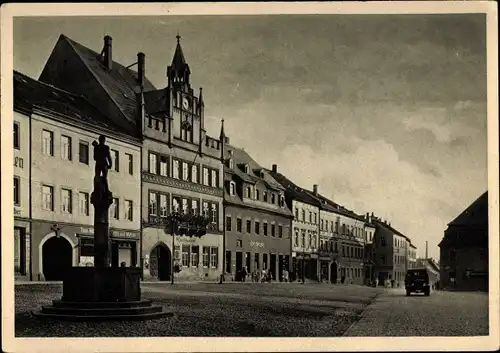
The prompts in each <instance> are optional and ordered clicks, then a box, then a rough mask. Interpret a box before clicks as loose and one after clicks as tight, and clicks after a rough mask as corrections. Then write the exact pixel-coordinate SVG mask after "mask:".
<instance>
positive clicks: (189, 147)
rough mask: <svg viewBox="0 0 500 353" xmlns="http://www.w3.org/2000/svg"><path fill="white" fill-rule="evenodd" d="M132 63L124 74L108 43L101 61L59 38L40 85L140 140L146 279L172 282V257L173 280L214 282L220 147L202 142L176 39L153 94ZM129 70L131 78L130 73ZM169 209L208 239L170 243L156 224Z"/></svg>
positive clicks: (200, 119)
mask: <svg viewBox="0 0 500 353" xmlns="http://www.w3.org/2000/svg"><path fill="white" fill-rule="evenodd" d="M115 45H116V43H115ZM123 45H125V43H123ZM130 61H131V62H130V64H132V65H128V66H127V67H126V66H125V65H122V64H120V63H117V62H116V61H114V60H113V41H112V39H111V37H109V36H106V37H105V38H104V45H103V49H102V51H101V53H100V54H99V53H98V52H96V51H93V50H91V49H89V48H86V47H84V46H83V45H81V44H79V43H76V42H75V41H73V40H71V39H69V38H67V37H65V36H63V35H62V36H61V37H60V38H59V40H58V42H57V44H56V46H55V48H54V50H53V52H52V54H51V56H50V58H49V60H48V61H47V63H46V65H45V68H44V70H43V72H42V74H41V76H40V79H41V80H42V81H45V82H48V83H51V84H54V85H57V86H58V87H62V88H64V89H66V90H68V91H71V92H75V93H78V94H82V95H85V96H86V97H87V98H88V100H89V101H90V102H92V104H94V105H95V106H96V107H98V108H99V109H100V110H101V111H103V112H104V113H105V114H106V115H107V116H108V117H109V119H110V120H112V121H113V122H114V123H116V124H119V125H120V126H121V127H122V128H123V129H124V130H126V131H127V132H128V133H129V134H130V135H132V136H137V137H139V138H140V139H141V140H142V153H141V158H140V160H141V162H142V163H141V184H142V202H141V212H140V214H141V220H142V222H141V224H143V225H144V227H143V228H142V244H141V248H142V251H141V264H142V267H143V269H144V278H145V279H158V280H170V276H171V272H172V257H174V264H177V265H179V266H180V268H181V271H180V272H179V273H178V274H177V275H176V277H177V276H178V277H179V278H186V279H214V278H216V277H218V276H219V274H220V273H221V270H222V265H221V258H222V254H223V235H222V231H223V218H222V217H223V216H222V200H223V189H222V178H223V174H222V157H223V156H222V142H221V141H219V140H218V139H214V138H210V137H209V136H206V133H205V130H204V109H205V105H204V102H203V97H202V93H201V89H200V92H199V94H198V93H196V94H195V92H194V89H193V88H192V86H191V80H190V75H191V69H190V67H189V65H188V64H187V61H186V59H185V57H184V54H183V52H182V48H181V45H180V37H178V38H177V46H176V48H175V52H174V56H173V59H172V62H171V64H170V65H169V66H168V67H167V75H166V76H167V77H166V80H165V81H166V85H165V86H166V87H165V88H162V89H156V88H155V87H154V86H153V85H152V84H151V83H150V82H149V80H148V79H147V77H146V58H145V55H144V54H143V53H138V55H137V59H136V58H131V60H130ZM127 64H128V63H127ZM134 65H136V66H137V71H133V70H131V69H130V67H132V66H134ZM175 210H179V211H182V212H189V213H192V214H200V213H203V214H205V215H207V216H209V217H210V218H211V223H210V225H209V229H208V232H207V234H206V235H205V236H203V237H201V238H189V237H182V236H176V237H175V242H176V243H175V244H174V243H173V241H174V239H173V237H172V236H171V235H169V234H165V232H164V230H163V227H162V226H160V225H159V223H161V222H162V221H163V220H164V219H165V218H166V216H167V215H169V214H170V213H171V212H172V211H175Z"/></svg>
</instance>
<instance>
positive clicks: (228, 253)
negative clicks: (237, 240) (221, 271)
mask: <svg viewBox="0 0 500 353" xmlns="http://www.w3.org/2000/svg"><path fill="white" fill-rule="evenodd" d="M226 273H232V271H231V251H229V250H226Z"/></svg>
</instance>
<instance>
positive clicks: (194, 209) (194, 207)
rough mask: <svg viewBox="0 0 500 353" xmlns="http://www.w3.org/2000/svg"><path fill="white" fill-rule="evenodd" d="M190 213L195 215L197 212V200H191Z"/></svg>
mask: <svg viewBox="0 0 500 353" xmlns="http://www.w3.org/2000/svg"><path fill="white" fill-rule="evenodd" d="M191 214H192V215H195V216H197V215H198V214H199V211H198V201H196V200H192V201H191Z"/></svg>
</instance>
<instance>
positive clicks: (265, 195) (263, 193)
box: [262, 191, 267, 202]
mask: <svg viewBox="0 0 500 353" xmlns="http://www.w3.org/2000/svg"><path fill="white" fill-rule="evenodd" d="M262 197H263V199H264V202H267V191H263V192H262Z"/></svg>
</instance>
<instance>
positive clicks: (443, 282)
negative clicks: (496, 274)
mask: <svg viewBox="0 0 500 353" xmlns="http://www.w3.org/2000/svg"><path fill="white" fill-rule="evenodd" d="M439 247H440V272H441V275H440V287H441V288H453V289H460V290H488V192H487V191H486V192H485V193H484V194H482V195H481V196H480V197H479V198H478V199H477V200H475V201H474V202H473V203H472V204H471V205H470V206H469V207H467V208H466V209H465V210H464V211H463V212H462V213H461V214H460V215H458V216H457V218H455V219H454V220H453V221H451V222H450V223H448V228H447V229H446V230H445V232H444V237H443V239H442V240H441V242H440V243H439Z"/></svg>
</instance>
